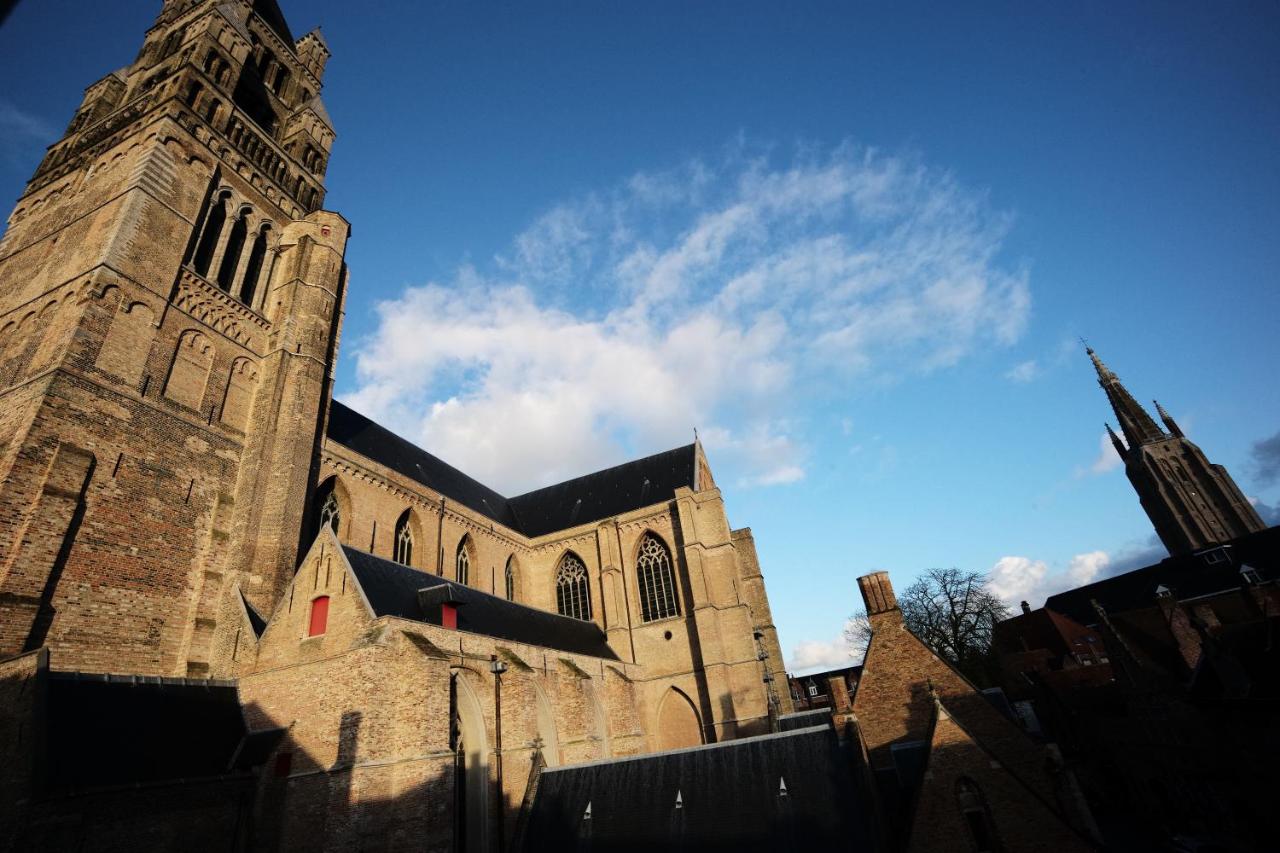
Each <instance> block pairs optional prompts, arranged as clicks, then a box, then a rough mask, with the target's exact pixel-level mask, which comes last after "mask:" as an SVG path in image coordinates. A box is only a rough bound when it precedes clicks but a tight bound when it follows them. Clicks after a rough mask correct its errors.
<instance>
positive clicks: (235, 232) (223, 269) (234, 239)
mask: <svg viewBox="0 0 1280 853" xmlns="http://www.w3.org/2000/svg"><path fill="white" fill-rule="evenodd" d="M247 213H248V210H245V211H242V212H241V214H240V215H239V216H237V217H236V222H235V224H234V225H232V226H231V236H230V237H228V238H227V245H226V247H225V248H224V249H223V250H222V263H221V264H220V265H219V266H218V287H221V288H222V289H223V290H225V291H228V292H229V291H230V290H231V282H232V279H234V278H235V275H236V267H238V266H239V265H240V252H241V251H242V250H243V249H244V240H245V237H246V236H248V234H249V223H248V222H246V221H245V217H246V215H247Z"/></svg>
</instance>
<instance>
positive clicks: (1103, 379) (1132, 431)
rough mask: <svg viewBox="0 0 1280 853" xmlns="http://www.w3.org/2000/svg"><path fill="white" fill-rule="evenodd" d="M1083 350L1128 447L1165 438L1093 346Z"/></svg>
mask: <svg viewBox="0 0 1280 853" xmlns="http://www.w3.org/2000/svg"><path fill="white" fill-rule="evenodd" d="M1085 352H1086V353H1088V354H1089V358H1090V359H1092V360H1093V367H1094V369H1095V370H1097V371H1098V384H1099V385H1101V386H1102V390H1103V391H1106V392H1107V399H1108V400H1109V401H1110V402H1111V408H1112V409H1113V410H1114V411H1115V413H1116V419H1117V420H1118V421H1119V422H1120V429H1121V430H1123V431H1124V438H1125V442H1126V443H1127V444H1128V445H1129V447H1130V448H1131V449H1132V448H1135V447H1138V446H1140V445H1143V444H1149V443H1150V442H1153V441H1160V440H1161V439H1163V438H1165V437H1166V436H1165V434H1164V432H1163V431H1161V429H1160V427H1158V426H1156V422H1155V421H1154V420H1152V418H1151V415H1149V414H1147V410H1146V409H1144V408H1142V406H1140V405H1138V401H1137V400H1135V399H1133V395H1132V394H1130V393H1129V392H1128V390H1126V389H1125V387H1124V385H1122V384H1121V382H1120V377H1118V376H1116V375H1115V373H1114V372H1112V370H1111V368H1109V367H1107V366H1106V365H1105V364H1103V363H1102V359H1101V358H1099V357H1098V354H1097V353H1096V352H1094V351H1093V347H1085Z"/></svg>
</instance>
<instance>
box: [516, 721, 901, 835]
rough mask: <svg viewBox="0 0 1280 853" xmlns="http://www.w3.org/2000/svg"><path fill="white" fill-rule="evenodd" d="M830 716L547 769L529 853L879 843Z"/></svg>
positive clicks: (865, 794)
mask: <svg viewBox="0 0 1280 853" xmlns="http://www.w3.org/2000/svg"><path fill="white" fill-rule="evenodd" d="M848 749H849V747H848V746H842V745H841V744H840V743H839V742H838V740H837V738H836V733H835V731H834V729H833V728H832V727H831V725H830V722H829V719H828V721H827V722H826V723H824V724H822V725H817V726H810V727H807V728H800V729H795V730H792V731H785V732H781V733H779V734H770V735H760V736H757V737H748V738H742V739H739V740H732V741H725V742H722V743H717V744H709V745H706V746H698V747H692V748H688V749H677V750H672V751H669V752H659V753H652V754H649V755H642V756H634V757H626V758H616V759H605V760H602V761H590V762H587V763H585V764H576V765H572V766H568V767H557V768H554V769H546V770H543V771H542V776H541V779H540V780H539V784H538V788H537V795H536V798H535V799H534V801H533V805H532V808H531V809H530V813H529V817H528V823H527V827H526V831H525V835H524V837H525V839H536V844H533V843H526V844H525V845H524V849H535V848H536V849H539V850H552V849H556V850H583V849H587V848H588V847H590V848H591V849H611V850H623V849H625V850H639V849H646V848H647V849H655V850H734V851H743V853H746V851H754V850H760V851H774V850H807V849H814V850H818V849H825V850H834V849H839V850H853V851H857V850H872V849H875V842H874V836H873V832H872V817H871V816H872V814H873V813H874V811H873V808H874V807H873V804H872V802H871V800H870V797H869V791H867V790H866V789H865V788H864V787H863V786H860V785H859V784H858V782H857V780H856V779H855V776H854V773H853V766H854V763H853V762H854V759H853V756H851V755H850V754H849V753H848Z"/></svg>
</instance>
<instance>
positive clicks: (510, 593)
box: [503, 556, 516, 601]
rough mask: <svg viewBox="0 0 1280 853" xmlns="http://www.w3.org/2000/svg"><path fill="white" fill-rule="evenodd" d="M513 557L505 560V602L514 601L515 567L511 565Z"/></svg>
mask: <svg viewBox="0 0 1280 853" xmlns="http://www.w3.org/2000/svg"><path fill="white" fill-rule="evenodd" d="M514 561H515V557H514V556H511V557H508V558H507V569H506V571H505V572H504V573H503V581H504V588H505V590H506V593H507V601H515V600H516V567H515V566H513V565H512V563H513V562H514Z"/></svg>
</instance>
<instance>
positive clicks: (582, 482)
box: [511, 444, 694, 536]
mask: <svg viewBox="0 0 1280 853" xmlns="http://www.w3.org/2000/svg"><path fill="white" fill-rule="evenodd" d="M693 465H694V445H692V444H686V445H685V446H684V447H677V448H676V449H674V450H668V451H666V452H665V453H656V454H654V455H653V456H646V457H645V458H643V459H637V460H635V461H634V462H627V463H624V464H622V465H616V466H614V467H613V468H606V469H605V470H603V471H597V472H595V473H594V474H587V475H586V476H585V477H578V478H576V479H573V480H566V481H565V482H563V483H558V484H557V485H554V486H547V487H546V488H545V489H537V490H536V491H532V492H527V493H526V494H523V495H520V496H519V497H514V498H512V499H511V508H512V510H513V511H514V512H515V515H516V518H518V519H519V520H520V530H521V532H522V533H524V534H525V535H526V536H542V535H543V534H545V533H551V532H552V531H555V530H564V529H565V528H566V527H574V526H576V525H579V524H585V523H587V522H589V521H599V520H600V519H602V518H609V517H610V516H614V515H619V514H621V513H624V512H629V511H631V510H633V509H639V508H640V507H642V506H649V505H650V504H656V503H660V502H661V501H668V500H671V498H672V496H673V495H674V494H675V491H676V489H678V488H680V487H681V486H689V487H692V486H693Z"/></svg>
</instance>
